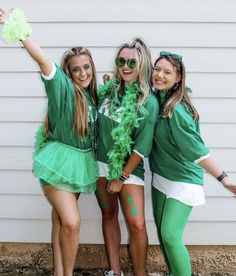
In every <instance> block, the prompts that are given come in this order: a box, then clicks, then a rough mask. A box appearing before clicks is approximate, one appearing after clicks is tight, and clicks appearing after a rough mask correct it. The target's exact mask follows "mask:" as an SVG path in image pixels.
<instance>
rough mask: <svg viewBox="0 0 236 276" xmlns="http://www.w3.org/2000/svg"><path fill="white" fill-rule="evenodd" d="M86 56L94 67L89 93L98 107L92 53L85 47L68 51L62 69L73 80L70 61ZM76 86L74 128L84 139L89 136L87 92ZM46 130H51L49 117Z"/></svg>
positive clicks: (64, 56) (64, 55) (63, 59)
mask: <svg viewBox="0 0 236 276" xmlns="http://www.w3.org/2000/svg"><path fill="white" fill-rule="evenodd" d="M81 55H86V56H88V57H89V61H90V63H91V66H92V74H93V76H92V81H91V83H90V84H89V87H88V92H89V94H90V97H91V100H92V102H93V104H95V105H97V78H96V69H95V64H94V61H93V58H92V55H91V53H90V51H89V50H88V49H87V48H83V47H74V48H71V49H69V50H67V51H66V52H65V53H64V54H63V57H62V61H61V68H62V70H63V71H64V72H65V74H66V75H67V76H68V77H69V78H70V79H71V80H72V75H71V73H70V70H69V64H70V60H71V58H72V57H74V56H81ZM72 82H73V80H72ZM73 84H74V88H75V99H76V104H75V114H74V128H75V130H76V132H77V135H78V136H79V137H80V138H81V139H84V138H85V137H86V136H87V135H88V107H87V103H86V97H85V90H84V88H83V87H82V86H81V85H79V84H75V83H74V82H73ZM45 125H46V130H48V128H49V122H48V116H46V119H45Z"/></svg>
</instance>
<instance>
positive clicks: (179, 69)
mask: <svg viewBox="0 0 236 276" xmlns="http://www.w3.org/2000/svg"><path fill="white" fill-rule="evenodd" d="M161 59H166V60H167V61H169V62H170V63H171V64H172V65H173V67H174V69H175V70H176V73H177V75H179V76H180V77H181V79H180V81H179V82H178V88H177V90H176V91H175V92H173V93H172V94H171V95H170V97H169V98H168V99H167V101H166V103H165V106H164V108H163V110H162V111H161V114H160V116H161V117H164V118H167V117H169V118H171V116H172V113H173V111H174V108H175V106H176V105H177V104H178V103H181V102H183V103H185V104H186V105H187V106H188V108H189V110H190V114H191V115H192V117H193V119H194V121H195V122H198V121H199V114H198V112H197V110H196V108H195V107H194V106H193V104H192V103H191V100H190V97H189V95H188V92H186V86H185V76H186V71H185V66H184V64H183V62H182V60H175V59H173V58H172V57H171V56H160V57H159V58H158V59H157V60H156V61H155V63H154V67H155V65H156V64H157V62H158V61H159V60H161Z"/></svg>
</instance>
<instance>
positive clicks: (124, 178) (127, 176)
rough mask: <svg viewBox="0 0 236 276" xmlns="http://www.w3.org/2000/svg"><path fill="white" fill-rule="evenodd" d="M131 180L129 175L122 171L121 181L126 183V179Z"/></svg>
mask: <svg viewBox="0 0 236 276" xmlns="http://www.w3.org/2000/svg"><path fill="white" fill-rule="evenodd" d="M128 178H129V175H128V174H127V173H125V172H124V171H122V174H121V176H120V177H119V180H121V181H123V182H124V181H125V180H126V179H128Z"/></svg>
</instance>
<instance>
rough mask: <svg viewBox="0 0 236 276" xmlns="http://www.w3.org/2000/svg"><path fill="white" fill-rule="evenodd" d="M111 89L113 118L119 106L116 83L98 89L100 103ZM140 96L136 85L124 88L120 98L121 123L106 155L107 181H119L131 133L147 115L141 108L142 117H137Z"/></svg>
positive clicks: (115, 131)
mask: <svg viewBox="0 0 236 276" xmlns="http://www.w3.org/2000/svg"><path fill="white" fill-rule="evenodd" d="M111 89H113V92H114V98H113V99H112V102H111V106H110V116H111V118H112V117H113V118H115V117H116V116H117V115H116V113H115V110H116V108H115V107H116V106H119V105H120V100H119V97H118V92H117V82H116V81H114V80H110V81H108V82H106V84H105V85H104V86H101V87H100V88H99V98H100V101H101V100H102V98H103V97H104V96H105V95H106V93H108V92H110V91H111ZM139 95H140V87H139V84H138V83H133V84H128V85H126V86H125V93H124V96H123V97H122V103H121V110H122V111H121V114H120V116H121V122H120V123H119V124H118V126H117V127H115V128H114V129H113V130H112V132H111V136H112V139H113V144H112V148H111V150H110V151H109V152H108V153H107V155H108V158H109V159H108V168H109V172H108V177H107V179H108V180H109V181H112V180H115V179H119V177H120V176H121V174H122V170H123V166H124V165H125V162H126V157H127V155H128V154H129V155H131V146H132V144H134V141H133V140H132V138H131V132H132V130H133V129H134V128H138V127H139V121H140V120H142V119H143V118H144V117H145V115H147V110H146V109H145V107H144V106H141V107H140V109H139V111H140V113H141V114H142V115H143V116H142V117H138V110H137V100H138V98H139Z"/></svg>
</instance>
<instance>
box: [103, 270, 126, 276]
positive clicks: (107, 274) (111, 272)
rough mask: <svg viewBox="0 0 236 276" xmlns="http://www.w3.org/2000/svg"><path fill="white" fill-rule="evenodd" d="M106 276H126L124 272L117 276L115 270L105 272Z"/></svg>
mask: <svg viewBox="0 0 236 276" xmlns="http://www.w3.org/2000/svg"><path fill="white" fill-rule="evenodd" d="M104 276H124V273H123V271H121V272H120V275H119V274H116V273H115V272H114V271H113V270H110V271H104Z"/></svg>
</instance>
